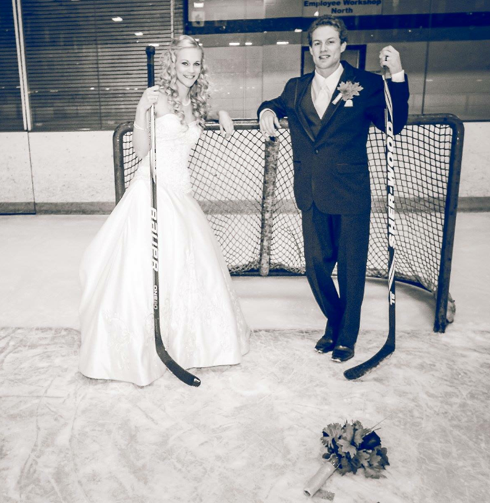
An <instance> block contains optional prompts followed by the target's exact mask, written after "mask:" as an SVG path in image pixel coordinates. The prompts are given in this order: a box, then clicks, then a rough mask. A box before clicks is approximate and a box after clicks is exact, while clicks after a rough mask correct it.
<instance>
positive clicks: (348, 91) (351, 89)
mask: <svg viewBox="0 0 490 503" xmlns="http://www.w3.org/2000/svg"><path fill="white" fill-rule="evenodd" d="M363 89H364V87H362V86H361V85H359V83H358V82H351V81H350V80H348V81H347V82H341V83H340V84H339V87H337V91H339V93H340V94H339V95H337V97H336V98H335V99H334V101H333V104H334V105H336V104H337V103H338V102H339V101H340V100H341V99H342V100H344V101H345V102H346V103H345V106H346V107H352V106H353V103H352V98H353V97H354V96H359V93H360V92H361V91H362V90H363Z"/></svg>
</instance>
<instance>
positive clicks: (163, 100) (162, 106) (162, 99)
mask: <svg viewBox="0 0 490 503" xmlns="http://www.w3.org/2000/svg"><path fill="white" fill-rule="evenodd" d="M170 112H172V110H171V109H170V106H169V104H168V98H167V95H166V94H165V92H164V91H163V89H161V88H160V92H159V93H158V101H157V103H156V105H155V113H156V116H157V117H161V116H162V115H166V114H168V113H170Z"/></svg>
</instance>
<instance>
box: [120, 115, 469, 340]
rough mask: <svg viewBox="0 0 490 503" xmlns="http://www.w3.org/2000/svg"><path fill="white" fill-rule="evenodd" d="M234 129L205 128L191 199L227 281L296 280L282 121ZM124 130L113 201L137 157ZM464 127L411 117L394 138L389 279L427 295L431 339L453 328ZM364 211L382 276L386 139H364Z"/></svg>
mask: <svg viewBox="0 0 490 503" xmlns="http://www.w3.org/2000/svg"><path fill="white" fill-rule="evenodd" d="M234 122H235V133H234V134H233V136H232V137H231V138H230V139H225V138H223V137H222V136H221V135H220V134H219V126H218V125H217V124H216V123H214V122H210V123H208V124H207V125H206V128H205V130H204V131H203V134H202V135H201V138H200V140H199V142H198V144H197V145H196V147H195V149H194V150H193V152H192V155H191V159H190V171H191V178H192V183H193V191H194V197H195V198H196V199H197V200H198V201H199V203H200V204H201V206H202V208H203V210H204V212H205V213H206V215H207V217H208V220H209V223H210V225H211V227H212V229H213V230H214V232H215V234H216V237H217V239H218V241H219V243H220V245H221V247H222V250H223V254H224V257H225V260H226V262H227V264H228V267H229V269H230V272H231V273H232V274H261V275H268V274H304V268H305V262H304V255H303V237H302V231H301V215H300V211H299V210H298V208H297V206H296V204H295V202H294V196H293V163H292V151H291V142H290V136H289V130H288V127H287V121H285V120H283V121H282V126H283V127H282V129H280V132H279V135H278V137H277V138H276V141H264V139H263V138H262V136H261V134H260V132H259V129H258V124H257V121H255V120H241V121H234ZM132 128H133V127H132V123H131V122H127V123H124V124H121V125H119V126H118V127H117V129H116V131H115V133H114V165H115V182H116V202H118V201H119V200H120V198H121V197H122V196H123V194H124V191H125V189H126V188H127V186H128V185H129V183H130V181H131V179H132V177H133V176H134V173H135V172H136V170H137V168H138V159H137V157H136V156H135V154H134V151H133V148H132ZM463 131H464V129H463V125H462V123H461V121H460V120H459V119H458V118H457V117H455V116H453V115H423V116H410V118H409V121H408V124H407V126H406V127H405V129H404V130H403V131H402V132H401V133H400V134H399V135H398V136H396V142H395V166H396V168H395V173H396V192H395V194H396V195H395V205H396V230H397V236H396V280H398V281H403V282H406V283H410V284H412V285H415V286H418V287H420V288H423V289H425V290H427V291H429V292H431V293H432V294H433V295H434V301H435V321H434V331H436V332H444V330H445V327H446V325H447V323H448V322H450V321H452V316H453V314H454V302H453V301H452V299H451V297H450V295H449V280H450V274H451V257H452V248H453V241H454V230H455V221H456V209H457V199H458V187H459V175H460V170H461V157H462V147H463ZM367 147H368V156H369V169H370V173H371V191H372V199H373V200H372V212H371V231H370V232H371V233H370V245H369V256H368V264H367V276H369V277H374V278H386V277H387V265H388V249H387V241H386V239H387V238H386V227H387V221H386V218H387V217H386V163H385V137H384V134H383V133H382V132H381V131H379V130H378V129H376V128H374V127H372V128H371V130H370V133H369V138H368V145H367Z"/></svg>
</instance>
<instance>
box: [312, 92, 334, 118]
mask: <svg viewBox="0 0 490 503" xmlns="http://www.w3.org/2000/svg"><path fill="white" fill-rule="evenodd" d="M329 103H330V92H329V91H328V87H327V86H326V85H324V86H323V87H322V88H321V90H320V92H319V93H318V96H317V97H316V100H315V103H314V104H315V109H316V112H317V114H318V117H320V119H321V118H322V117H323V114H324V113H325V110H326V109H327V107H328V105H329Z"/></svg>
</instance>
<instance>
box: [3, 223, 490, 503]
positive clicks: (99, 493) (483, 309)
mask: <svg viewBox="0 0 490 503" xmlns="http://www.w3.org/2000/svg"><path fill="white" fill-rule="evenodd" d="M105 218H106V217H105V216H83V215H77V216H47V215H46V216H0V257H1V260H0V278H1V282H0V344H1V345H0V361H1V365H0V401H1V404H2V405H1V409H0V452H1V455H0V501H2V503H3V502H5V503H11V502H17V501H19V502H20V501H21V502H40V503H41V502H42V503H44V502H58V501H59V502H68V503H71V502H100V503H113V502H114V503H119V502H131V503H133V502H145V503H148V502H155V503H156V502H167V501H168V502H175V503H178V502H196V503H200V502H206V503H207V502H209V503H214V502H216V503H218V502H219V503H221V502H237V503H242V502H243V503H252V502H257V503H265V502H286V503H287V502H300V501H306V500H307V498H306V497H305V496H304V495H303V494H302V488H303V486H304V484H305V482H306V481H307V480H308V478H309V477H310V476H311V475H312V474H313V473H314V471H316V469H317V467H318V466H319V464H320V462H321V458H320V453H321V449H320V442H319V438H320V435H321V431H322V428H323V427H324V426H326V425H327V424H328V423H331V422H343V421H345V420H350V419H359V420H361V421H362V422H363V423H364V425H365V426H372V425H374V424H376V423H378V422H379V421H383V422H382V423H381V424H380V430H379V431H378V433H379V434H380V436H381V438H382V440H383V445H384V446H385V447H387V448H388V455H389V458H390V463H391V466H390V467H388V470H387V472H386V478H385V479H380V480H371V479H365V478H364V477H363V476H362V474H358V475H356V476H353V475H347V476H345V477H341V476H340V475H338V474H335V475H334V476H333V477H332V478H331V479H330V480H329V482H328V483H327V484H326V487H325V488H326V489H328V490H329V491H331V492H333V493H335V499H334V501H335V502H337V503H343V502H345V503H357V502H360V503H364V502H366V503H367V502H373V503H375V502H385V503H393V502H394V503H396V502H413V503H420V502H427V503H439V502H441V503H442V502H444V503H446V502H448V501H450V502H454V503H459V502H472V503H473V502H476V501H478V502H479V501H482V502H483V501H487V500H488V494H489V489H490V487H489V483H488V472H489V471H490V454H489V453H488V445H489V442H490V414H489V412H488V403H489V399H490V385H489V384H488V383H489V382H490V357H489V355H490V309H489V305H490V304H489V300H488V299H489V298H490V260H489V258H490V213H462V214H459V215H458V218H457V224H456V239H455V249H454V257H453V264H452V279H451V287H450V292H451V295H452V296H453V298H454V299H455V300H456V308H457V311H456V317H455V322H454V323H453V324H452V325H449V326H448V328H447V330H446V333H445V334H434V333H433V332H432V324H433V308H434V302H433V300H432V298H431V296H430V295H429V294H427V293H425V292H422V291H420V290H418V289H416V288H414V287H410V286H406V285H401V284H398V285H397V341H398V345H397V351H396V353H395V355H394V356H393V357H392V358H391V359H390V360H389V361H387V362H386V363H385V364H384V365H383V366H382V367H380V368H379V369H377V370H376V371H375V372H373V373H371V374H369V375H368V376H366V377H365V378H363V379H362V380H361V381H359V382H354V383H352V382H348V381H346V380H345V379H344V378H343V377H342V371H343V370H344V369H345V368H348V367H350V365H348V364H344V365H338V364H334V363H333V362H332V361H331V360H330V358H329V357H328V356H327V355H319V354H317V353H315V352H314V351H313V346H314V344H315V341H316V339H318V338H319V336H320V335H321V333H322V331H323V329H324V325H325V321H324V319H323V316H322V314H321V312H320V311H319V309H318V307H317V306H316V304H315V302H314V299H313V296H312V294H311V292H310V289H309V287H308V284H307V282H306V280H305V278H303V277H269V278H260V277H237V278H234V284H235V286H236V289H237V293H238V295H239V297H240V299H241V303H242V308H243V311H244V314H245V316H246V318H247V320H248V322H249V324H250V325H251V327H252V328H253V329H254V330H255V334H254V335H253V337H252V339H251V351H250V353H249V354H248V355H247V356H246V357H245V359H244V362H243V364H242V365H240V366H237V367H219V368H214V369H201V370H199V372H196V373H197V374H198V375H199V377H201V379H202V381H203V384H202V386H201V387H200V388H198V389H191V388H187V387H185V386H184V385H181V384H180V383H179V382H178V381H176V380H175V379H174V378H173V377H172V376H171V375H168V374H167V375H165V376H164V377H163V378H162V379H160V380H158V381H156V382H155V383H153V384H152V385H150V386H148V387H146V388H139V387H138V386H135V385H132V384H127V383H117V382H104V381H94V380H90V379H87V378H85V377H83V376H82V375H80V374H79V373H78V371H77V358H78V347H79V343H80V334H79V332H78V328H79V322H78V315H77V309H78V303H79V298H80V287H79V283H78V277H77V273H78V264H79V262H80V259H81V256H82V253H83V251H84V249H85V247H86V246H87V244H88V243H89V241H90V239H91V238H92V237H93V236H94V234H95V233H96V232H97V230H98V228H99V227H100V226H101V225H102V223H103V221H104V220H105ZM386 299H387V288H386V283H385V282H384V281H379V280H369V281H368V282H367V287H366V296H365V301H364V304H363V312H362V321H361V334H360V337H359V342H358V345H357V347H356V357H355V359H354V360H353V363H354V364H355V363H360V362H361V361H363V360H364V359H366V358H368V357H369V356H371V355H372V354H373V353H374V352H376V350H377V348H378V347H380V346H381V345H382V343H383V341H384V339H385V337H386V335H387V326H388V307H387V300H386ZM315 499H316V500H318V501H321V500H320V498H319V497H316V498H315Z"/></svg>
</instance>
